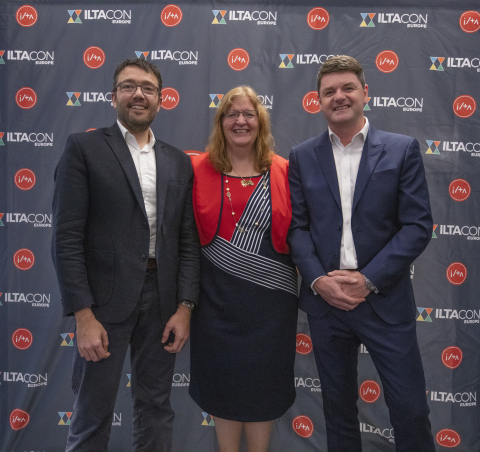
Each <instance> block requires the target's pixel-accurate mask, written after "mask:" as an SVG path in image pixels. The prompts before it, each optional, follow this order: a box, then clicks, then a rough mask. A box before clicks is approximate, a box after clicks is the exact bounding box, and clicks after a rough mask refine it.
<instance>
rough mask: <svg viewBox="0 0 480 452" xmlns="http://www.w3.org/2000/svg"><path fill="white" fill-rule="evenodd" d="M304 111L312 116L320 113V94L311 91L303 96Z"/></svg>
mask: <svg viewBox="0 0 480 452" xmlns="http://www.w3.org/2000/svg"><path fill="white" fill-rule="evenodd" d="M302 105H303V109H304V110H305V111H306V112H307V113H311V114H312V115H313V114H315V113H320V102H319V101H318V93H317V92H316V91H310V92H308V93H307V94H305V96H303V100H302Z"/></svg>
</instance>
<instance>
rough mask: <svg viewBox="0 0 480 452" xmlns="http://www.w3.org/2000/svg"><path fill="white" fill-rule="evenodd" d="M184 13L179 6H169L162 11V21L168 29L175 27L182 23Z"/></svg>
mask: <svg viewBox="0 0 480 452" xmlns="http://www.w3.org/2000/svg"><path fill="white" fill-rule="evenodd" d="M182 17H183V13H182V10H181V9H180V8H179V7H178V6H177V5H167V6H165V8H163V9H162V12H161V14H160V20H161V21H162V23H163V25H165V26H167V27H175V26H176V25H178V24H179V23H180V22H181V21H182Z"/></svg>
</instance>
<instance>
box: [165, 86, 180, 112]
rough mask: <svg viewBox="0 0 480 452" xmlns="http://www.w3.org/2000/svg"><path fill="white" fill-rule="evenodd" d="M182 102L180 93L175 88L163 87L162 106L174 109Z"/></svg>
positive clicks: (166, 108)
mask: <svg viewBox="0 0 480 452" xmlns="http://www.w3.org/2000/svg"><path fill="white" fill-rule="evenodd" d="M179 102H180V94H178V91H177V90H176V89H174V88H163V89H162V108H164V109H165V110H173V109H174V108H175V107H176V106H177V105H178V103H179Z"/></svg>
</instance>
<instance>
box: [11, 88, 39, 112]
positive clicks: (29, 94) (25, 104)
mask: <svg viewBox="0 0 480 452" xmlns="http://www.w3.org/2000/svg"><path fill="white" fill-rule="evenodd" d="M15 102H16V103H17V105H18V106H19V107H20V108H23V109H24V110H28V109H29V108H32V107H34V106H35V104H36V103H37V93H36V92H35V91H34V90H33V89H32V88H27V87H24V88H20V89H19V90H18V91H17V94H15Z"/></svg>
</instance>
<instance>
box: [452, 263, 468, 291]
mask: <svg viewBox="0 0 480 452" xmlns="http://www.w3.org/2000/svg"><path fill="white" fill-rule="evenodd" d="M447 279H448V280H449V281H450V282H451V283H452V284H453V285H455V286H459V285H460V284H463V283H464V282H465V280H466V279H467V267H465V265H463V264H462V263H461V262H454V263H453V264H450V265H449V266H448V268H447Z"/></svg>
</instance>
